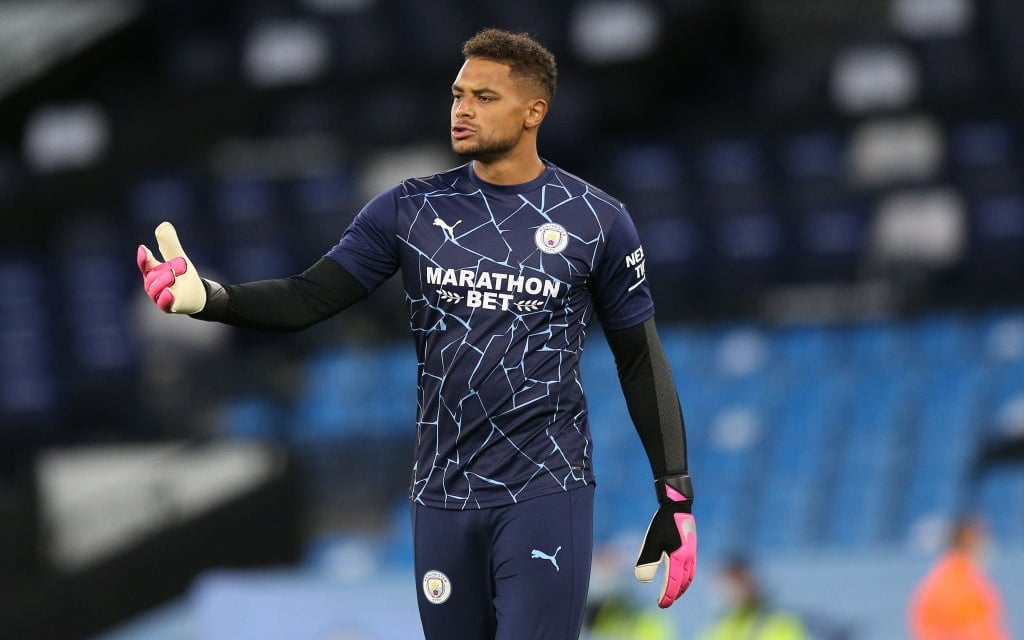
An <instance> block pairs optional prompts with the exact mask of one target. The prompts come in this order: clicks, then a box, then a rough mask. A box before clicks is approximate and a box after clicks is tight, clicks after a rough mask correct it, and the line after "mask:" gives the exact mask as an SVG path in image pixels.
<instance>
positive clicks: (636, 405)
mask: <svg viewBox="0 0 1024 640" xmlns="http://www.w3.org/2000/svg"><path fill="white" fill-rule="evenodd" d="M605 336H606V338H607V339H608V345H609V346H610V347H611V350H612V354H613V355H614V356H615V366H616V368H617V369H618V374H619V382H620V384H621V385H622V393H623V395H624V396H625V398H626V406H627V407H628V408H629V415H630V417H631V418H632V419H633V424H634V426H635V427H636V430H637V433H638V434H639V435H640V441H641V442H642V443H643V446H644V450H645V451H646V452H647V458H648V460H650V463H651V471H652V472H653V473H654V477H655V478H656V479H658V478H665V477H667V476H677V475H683V474H686V473H687V472H688V469H687V460H686V427H685V424H684V422H683V412H682V409H681V407H680V404H679V395H678V394H677V393H676V387H675V383H674V382H673V380H672V370H671V368H670V367H669V363H668V358H667V357H666V355H665V350H664V348H663V347H662V346H661V340H660V339H659V338H658V332H657V330H656V329H655V326H654V318H651V319H649V320H647V321H646V322H644V323H642V324H638V325H636V326H634V327H630V328H628V329H622V330H619V331H606V332H605Z"/></svg>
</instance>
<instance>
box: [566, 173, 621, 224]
mask: <svg viewBox="0 0 1024 640" xmlns="http://www.w3.org/2000/svg"><path fill="white" fill-rule="evenodd" d="M551 167H552V168H553V169H554V172H553V174H552V181H557V182H558V183H559V184H560V185H561V186H563V187H565V190H566V191H567V192H568V193H569V195H571V196H575V197H582V198H585V199H586V200H587V202H588V204H590V205H591V206H593V207H595V209H604V210H607V211H609V212H612V213H625V212H626V206H625V205H624V204H623V203H622V201H621V200H619V199H618V198H616V197H614V196H612V195H610V194H609V193H608V192H607V191H605V190H604V189H601V188H600V187H597V186H595V185H594V184H592V183H590V182H587V181H586V180H584V179H583V178H581V177H579V176H578V175H576V174H574V173H570V172H568V171H566V170H565V169H562V168H561V167H558V166H555V165H551Z"/></svg>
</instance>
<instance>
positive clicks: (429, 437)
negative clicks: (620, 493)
mask: <svg viewBox="0 0 1024 640" xmlns="http://www.w3.org/2000/svg"><path fill="white" fill-rule="evenodd" d="M462 53H463V55H464V58H465V62H464V64H463V66H462V68H461V69H460V70H459V72H458V74H457V76H456V78H455V81H454V84H453V85H452V103H451V122H450V139H451V144H452V149H453V150H454V152H455V153H456V154H457V155H459V156H460V157H462V158H465V159H466V160H467V162H466V164H463V165H462V166H459V167H456V168H454V169H451V170H448V171H445V172H443V173H439V174H437V175H434V176H431V177H426V178H417V179H410V180H405V181H403V182H402V183H401V184H399V185H397V186H396V187H394V188H392V189H390V190H388V191H385V192H383V193H381V194H379V195H378V196H376V197H375V198H373V199H372V200H371V201H370V202H369V203H368V204H367V205H366V206H365V207H364V208H363V210H362V211H361V212H360V213H359V215H358V216H357V217H356V219H355V220H354V221H353V222H352V224H351V225H350V226H349V227H348V229H347V230H346V231H345V232H344V234H343V235H342V237H341V239H340V241H339V242H338V244H337V245H336V246H334V247H333V248H332V249H331V250H330V251H328V252H327V254H326V255H325V256H324V257H323V258H321V259H320V260H319V261H318V262H316V263H315V264H313V265H312V266H311V267H310V268H309V269H307V270H306V271H305V272H303V273H302V274H300V275H295V276H292V277H289V278H281V279H275V280H265V281H259V282H250V283H244V284H231V285H227V284H226V285H222V284H219V283H217V282H213V281H210V280H204V279H202V278H200V276H199V274H198V272H197V271H196V268H195V266H194V265H193V264H192V263H191V262H190V261H189V259H188V258H187V257H186V255H185V252H184V251H183V250H182V247H181V245H180V244H179V242H178V238H177V234H176V232H175V230H174V227H172V226H171V225H170V224H169V223H163V224H161V225H160V226H159V227H158V228H157V230H156V236H157V241H158V245H159V249H160V253H161V256H162V259H163V261H160V260H157V259H156V258H155V257H154V256H153V254H152V253H151V252H150V251H149V249H147V248H146V247H144V246H140V247H139V250H138V264H139V268H140V269H141V270H142V273H143V276H144V282H145V288H146V292H147V293H148V295H149V296H150V297H151V298H152V299H153V301H154V302H155V303H156V304H157V305H158V306H159V307H160V308H161V309H163V310H164V311H167V312H170V313H181V314H190V315H192V316H193V317H195V318H198V319H201V320H211V321H218V322H223V323H227V324H231V325H235V326H239V327H246V328H251V329H263V330H278V331H280V330H299V329H302V328H304V327H307V326H309V325H311V324H313V323H316V322H319V321H321V320H324V319H327V318H329V317H331V316H334V315H335V314H337V313H338V312H340V311H342V310H343V309H345V308H347V307H349V306H350V305H352V304H354V303H355V302H357V301H358V300H360V299H362V298H363V297H365V296H366V295H367V294H368V293H369V292H371V291H373V290H375V289H376V288H377V287H378V286H380V284H381V283H382V282H384V281H385V280H386V279H388V278H390V277H391V276H392V275H393V274H395V273H397V272H400V273H401V278H402V282H403V283H404V287H405V293H406V301H407V306H408V311H409V323H410V327H411V330H412V332H413V335H414V338H415V347H416V353H417V357H418V367H417V369H418V370H417V375H418V378H417V379H418V391H417V395H418V398H417V416H416V428H417V444H416V450H415V461H414V464H413V469H412V481H411V486H410V492H409V495H410V499H411V503H412V522H413V539H414V550H415V551H414V558H415V559H414V564H415V570H416V580H417V588H418V592H419V596H418V602H419V611H420V619H421V621H422V625H423V629H424V633H425V635H426V638H427V640H438V639H441V638H450V637H453V635H452V634H453V633H455V632H456V630H457V635H458V636H459V637H461V638H467V639H471V640H490V639H500V640H517V639H523V640H525V639H528V638H543V639H546V640H551V639H563V638H577V637H578V636H579V634H580V628H581V625H582V619H583V611H584V605H585V601H586V595H587V589H588V585H589V579H590V565H591V555H592V550H593V499H594V486H595V480H594V470H593V468H592V464H591V462H592V447H593V446H594V445H593V443H592V442H591V434H590V428H589V424H588V416H587V406H586V401H585V399H584V396H583V390H582V387H581V382H580V372H579V360H580V357H581V355H582V351H583V345H584V340H585V336H586V329H587V327H588V325H589V323H590V321H591V319H592V317H593V315H594V314H595V313H596V314H597V315H598V316H599V317H600V319H601V323H602V325H603V327H604V330H605V334H606V336H607V340H608V343H609V344H610V346H611V350H612V353H613V354H614V357H615V362H616V366H617V370H618V375H619V379H620V381H621V385H622V391H623V394H624V396H625V399H626V403H627V406H628V408H629V412H630V416H631V418H632V421H633V423H634V426H635V428H636V430H637V432H638V434H639V436H640V439H641V441H642V443H643V446H644V448H645V450H646V453H647V456H648V459H649V461H650V467H651V472H652V473H653V481H654V489H655V495H656V497H657V500H658V508H657V511H656V512H655V514H654V517H653V519H652V520H651V522H650V525H649V527H648V529H647V533H646V536H645V538H644V541H643V544H642V548H641V550H640V554H639V557H638V558H637V562H636V567H635V575H636V577H637V578H638V579H639V580H641V581H644V582H648V581H651V580H653V579H654V577H655V573H656V571H657V570H658V568H659V566H663V569H664V574H663V579H662V581H661V588H660V592H659V596H658V603H659V605H660V606H661V607H668V606H669V605H671V604H672V603H673V602H674V601H675V600H676V599H677V598H678V597H679V596H680V595H681V594H682V593H683V592H684V591H685V590H686V588H687V587H688V586H689V585H690V582H691V581H692V580H693V575H694V570H695V566H696V545H697V539H696V527H695V524H694V520H693V516H692V515H691V505H692V502H693V489H692V487H691V484H690V478H689V475H688V474H687V460H686V438H685V432H684V426H683V418H682V412H681V410H680V406H679V399H678V396H677V394H676V391H675V385H674V383H673V380H672V374H671V372H670V370H669V365H668V361H667V359H666V357H665V354H664V351H663V349H662V347H661V344H660V342H659V340H658V335H657V332H656V329H655V324H654V305H653V302H652V300H651V294H650V290H649V287H648V284H647V281H646V272H645V264H646V263H645V261H644V254H643V249H642V248H641V245H640V240H639V238H638V236H637V233H636V229H635V227H634V226H633V223H632V221H631V219H630V217H629V214H628V213H627V211H626V209H625V208H624V206H623V205H622V204H621V203H620V202H618V201H617V200H615V199H613V198H612V197H610V196H608V195H607V194H605V193H604V192H602V191H601V190H599V189H597V188H595V187H593V186H592V185H590V184H588V183H586V182H584V181H583V180H581V179H580V178H577V177H576V176H574V175H572V174H570V173H567V172H565V171H563V170H562V169H560V168H559V167H557V166H555V165H553V164H552V163H550V162H547V161H545V160H543V159H542V158H541V157H540V156H539V155H538V151H537V132H538V129H539V127H540V125H541V122H542V121H543V120H544V118H545V116H546V115H547V112H548V108H549V105H550V104H551V100H552V98H553V96H554V93H555V84H556V77H557V70H556V66H555V60H554V57H553V56H552V55H551V53H550V52H549V51H548V50H547V49H545V48H544V47H543V46H542V45H540V44H539V43H537V42H536V41H534V40H533V39H531V38H530V37H529V36H526V35H525V34H513V33H509V32H506V31H500V30H496V29H486V30H484V31H481V32H480V33H478V34H476V35H475V36H474V37H473V38H471V39H470V40H468V41H467V42H466V43H464V46H463V51H462Z"/></svg>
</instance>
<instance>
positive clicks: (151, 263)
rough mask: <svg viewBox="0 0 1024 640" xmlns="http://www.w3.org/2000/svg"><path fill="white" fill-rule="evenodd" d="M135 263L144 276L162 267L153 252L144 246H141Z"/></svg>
mask: <svg viewBox="0 0 1024 640" xmlns="http://www.w3.org/2000/svg"><path fill="white" fill-rule="evenodd" d="M135 262H136V263H138V265H139V271H141V272H142V275H146V274H148V273H149V272H150V271H152V270H153V269H154V268H156V267H157V266H159V265H160V262H159V261H158V260H157V259H156V258H154V257H153V252H152V251H150V250H149V247H147V246H146V245H144V244H140V245H139V249H138V251H137V252H136V254H135Z"/></svg>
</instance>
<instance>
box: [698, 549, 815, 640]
mask: <svg viewBox="0 0 1024 640" xmlns="http://www.w3.org/2000/svg"><path fill="white" fill-rule="evenodd" d="M719 588H720V589H721V590H722V593H723V596H724V598H725V600H726V601H727V602H728V603H729V608H728V609H727V610H726V611H725V612H724V614H723V615H722V617H721V618H720V619H719V620H717V621H716V622H715V623H714V624H713V625H712V626H711V627H709V628H708V629H706V630H705V631H704V632H703V633H702V634H701V636H700V638H701V640H802V639H803V638H806V637H807V636H808V634H807V630H806V629H805V627H804V624H803V623H802V622H801V621H800V619H799V618H798V617H796V616H794V615H792V614H790V613H787V612H785V611H782V610H778V609H775V608H772V607H771V606H770V605H769V603H768V602H767V601H766V600H765V597H764V594H763V593H762V591H761V587H760V585H759V584H758V581H757V579H756V578H755V576H754V574H753V572H752V571H751V569H750V565H749V564H748V563H747V561H746V560H744V559H742V558H731V559H729V560H728V561H727V562H726V563H725V564H724V565H723V566H722V570H721V576H720V583H719Z"/></svg>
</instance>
